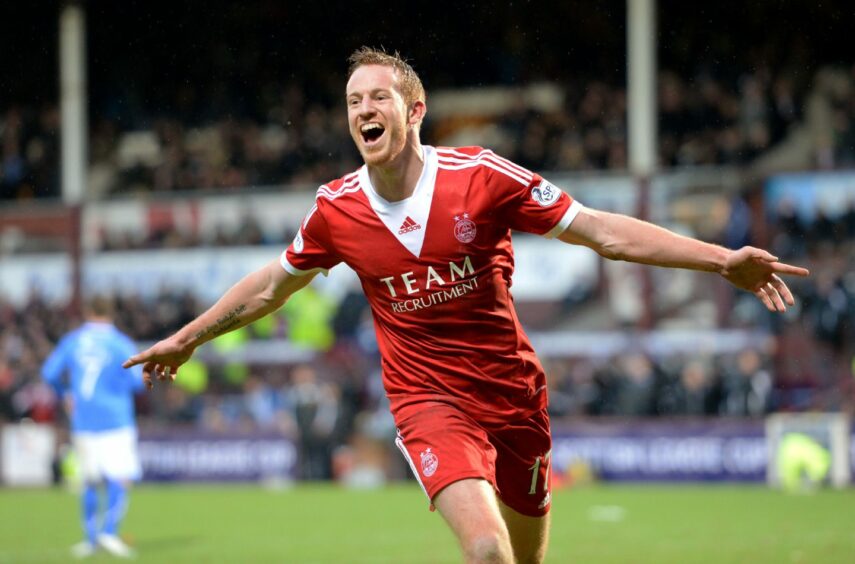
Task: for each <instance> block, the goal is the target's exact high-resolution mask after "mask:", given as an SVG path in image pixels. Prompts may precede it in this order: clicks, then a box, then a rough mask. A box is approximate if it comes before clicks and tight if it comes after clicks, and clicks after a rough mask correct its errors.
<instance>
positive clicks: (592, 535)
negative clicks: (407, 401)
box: [0, 483, 855, 564]
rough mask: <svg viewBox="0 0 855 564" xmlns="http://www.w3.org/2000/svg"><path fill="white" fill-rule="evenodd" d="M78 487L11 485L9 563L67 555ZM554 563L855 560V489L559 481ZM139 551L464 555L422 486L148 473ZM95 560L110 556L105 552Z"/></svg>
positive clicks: (137, 514)
mask: <svg viewBox="0 0 855 564" xmlns="http://www.w3.org/2000/svg"><path fill="white" fill-rule="evenodd" d="M77 508H78V504H77V498H76V496H75V495H73V494H71V493H69V492H66V491H64V490H61V489H52V490H8V489H5V490H0V562H2V563H7V562H9V563H12V562H14V563H24V562H67V561H69V559H70V558H69V553H68V547H69V546H70V545H72V544H73V543H75V542H77V541H78V540H80V525H79V519H78V509H77ZM552 515H553V528H552V542H551V545H550V550H549V554H548V557H547V562H550V563H555V564H558V563H570V562H574V563H575V562H586V563H587V562H597V563H612V562H613V563H622V564H623V563H648V562H649V563H656V564H663V563H671V562H673V563H681V564H683V563H693V562H715V563H731V562H736V563H738V562H746V563H751V564H758V563H765V562H769V563H814V562H816V563H823V564H832V563H838V562H839V563H852V562H855V490H852V489H850V490H844V491H820V492H817V493H815V494H810V495H785V494H783V493H781V492H777V491H772V490H769V489H766V488H764V487H760V486H700V485H692V486H648V485H644V486H641V485H636V486H626V485H613V486H605V485H601V486H592V487H579V488H573V489H564V490H559V491H556V492H555V496H554V502H553V511H552ZM122 536H123V537H125V538H126V539H127V540H128V541H129V542H130V543H132V544H133V546H134V547H135V548H136V550H137V551H138V552H139V557H138V558H137V561H138V562H169V563H180V562H193V563H196V562H229V563H231V562H241V563H243V562H289V563H290V562H294V563H301V564H302V563H306V564H308V563H327V562H335V563H371V564H374V563H384V562H388V563H432V562H436V563H445V562H459V561H460V558H459V555H458V551H457V546H456V542H455V540H454V538H453V537H452V535H451V533H450V532H449V531H448V530H447V529H446V527H445V524H444V523H443V521H442V518H441V517H440V516H439V515H438V514H436V513H430V512H429V511H428V509H427V503H426V500H425V498H424V496H423V494H422V492H421V490H420V489H418V487H417V486H415V485H412V484H409V483H408V484H402V485H398V486H390V487H387V488H384V489H381V490H373V491H351V490H345V489H342V488H340V487H337V486H334V485H320V484H319V485H299V486H297V487H294V488H286V489H278V490H276V489H264V488H261V487H252V486H214V485H212V486H142V487H139V488H137V489H135V490H134V491H133V493H132V496H131V506H130V511H129V514H128V516H127V518H126V520H125V523H124V525H123V528H122ZM89 561H90V562H108V561H112V559H111V558H110V557H109V556H107V555H104V554H99V555H96V556H95V557H94V558H91V559H89Z"/></svg>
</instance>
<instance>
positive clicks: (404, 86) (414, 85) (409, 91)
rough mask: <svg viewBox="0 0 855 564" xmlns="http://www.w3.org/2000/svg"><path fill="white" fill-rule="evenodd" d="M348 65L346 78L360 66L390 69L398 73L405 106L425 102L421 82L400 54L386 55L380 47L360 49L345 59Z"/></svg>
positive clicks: (423, 88)
mask: <svg viewBox="0 0 855 564" xmlns="http://www.w3.org/2000/svg"><path fill="white" fill-rule="evenodd" d="M347 62H348V63H350V67H349V68H348V72H347V78H348V79H349V78H350V77H351V75H353V73H354V72H355V71H356V69H358V68H359V67H361V66H365V65H382V66H385V67H392V68H393V69H395V70H396V71H397V72H398V79H399V82H400V85H401V95H402V96H403V98H404V102H405V103H406V104H407V106H411V105H412V104H413V102H415V101H417V100H419V101H422V102H424V101H425V87H424V86H422V81H421V79H420V78H419V75H418V74H416V71H414V70H413V67H411V66H410V64H409V63H408V62H407V61H405V60H404V58H403V57H401V54H400V53H398V52H397V51H395V52H394V53H387V52H386V50H385V49H383V48H382V47H381V48H380V49H375V48H374V47H360V48H359V49H357V50H356V51H354V52H353V54H352V55H351V56H350V57H348V58H347Z"/></svg>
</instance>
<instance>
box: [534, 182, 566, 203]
mask: <svg viewBox="0 0 855 564" xmlns="http://www.w3.org/2000/svg"><path fill="white" fill-rule="evenodd" d="M531 199H532V200H534V201H535V202H537V203H538V205H539V206H541V207H544V208H548V207H550V206H552V205H553V204H555V202H557V201H558V200H559V199H561V188H558V187H557V186H555V185H553V184H550V183H549V182H547V181H546V180H541V181H540V184H538V185H537V186H535V187H534V188H532V189H531Z"/></svg>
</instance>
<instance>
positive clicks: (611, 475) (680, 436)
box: [552, 420, 855, 482]
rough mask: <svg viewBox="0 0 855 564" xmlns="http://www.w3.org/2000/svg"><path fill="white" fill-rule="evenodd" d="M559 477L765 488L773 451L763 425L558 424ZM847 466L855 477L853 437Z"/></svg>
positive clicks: (555, 430)
mask: <svg viewBox="0 0 855 564" xmlns="http://www.w3.org/2000/svg"><path fill="white" fill-rule="evenodd" d="M552 433H553V439H552V440H553V446H552V464H553V468H554V470H555V472H556V473H558V474H564V473H567V472H568V470H569V471H570V474H571V475H572V473H573V468H574V467H575V468H584V469H586V470H589V471H590V472H591V473H592V474H593V475H594V476H595V477H596V478H597V479H600V480H614V481H648V482H681V481H692V482H698V481H728V482H763V481H765V480H766V471H767V466H768V461H769V448H768V445H767V441H766V437H765V429H764V424H763V422H762V421H757V422H752V421H728V420H716V421H712V420H707V421H674V420H672V421H663V422H651V421H629V420H627V421H622V422H613V421H612V422H608V421H603V422H593V423H592V422H588V421H582V422H578V423H569V424H568V423H561V422H558V423H555V424H553V428H552ZM850 443H851V444H850V448H849V459H850V460H849V463H850V465H851V466H852V468H853V475H855V435H852V437H851V441H850Z"/></svg>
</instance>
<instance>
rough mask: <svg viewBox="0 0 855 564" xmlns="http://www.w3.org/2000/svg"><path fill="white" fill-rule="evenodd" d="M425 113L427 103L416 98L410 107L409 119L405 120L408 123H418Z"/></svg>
mask: <svg viewBox="0 0 855 564" xmlns="http://www.w3.org/2000/svg"><path fill="white" fill-rule="evenodd" d="M425 114H427V104H425V103H424V102H423V101H422V100H416V101H415V102H413V107H412V108H410V115H409V119H408V120H407V124H408V125H419V124H421V122H422V120H424V118H425Z"/></svg>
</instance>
